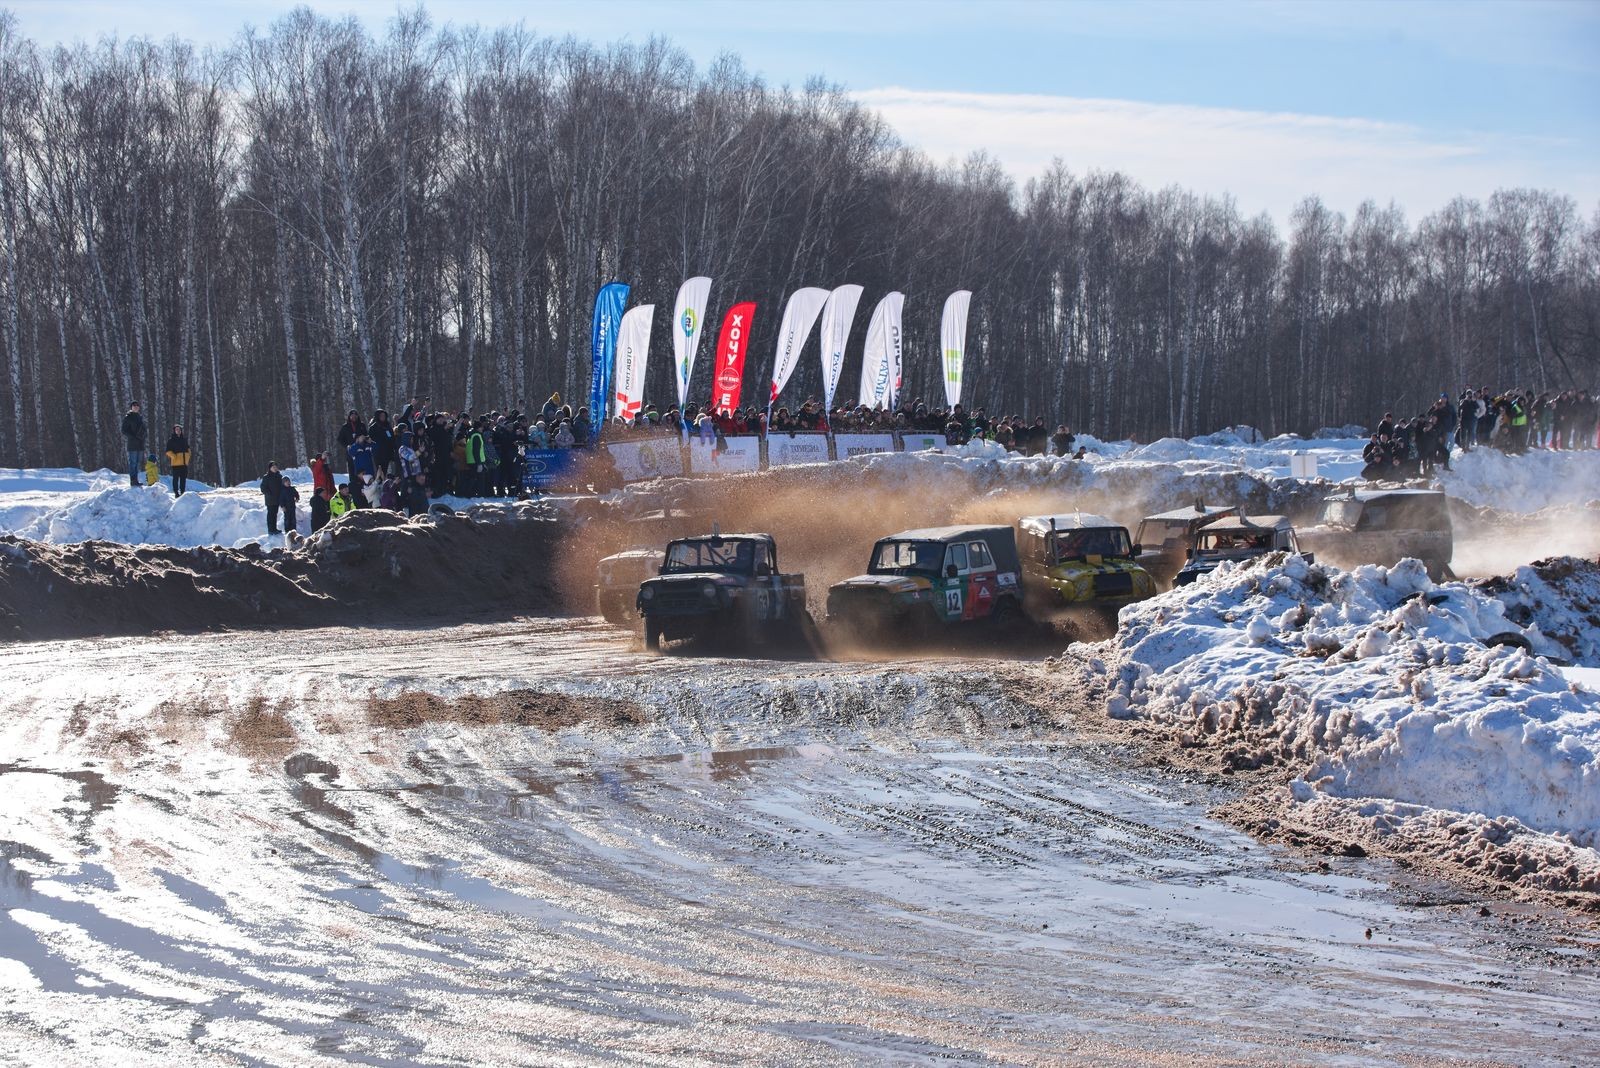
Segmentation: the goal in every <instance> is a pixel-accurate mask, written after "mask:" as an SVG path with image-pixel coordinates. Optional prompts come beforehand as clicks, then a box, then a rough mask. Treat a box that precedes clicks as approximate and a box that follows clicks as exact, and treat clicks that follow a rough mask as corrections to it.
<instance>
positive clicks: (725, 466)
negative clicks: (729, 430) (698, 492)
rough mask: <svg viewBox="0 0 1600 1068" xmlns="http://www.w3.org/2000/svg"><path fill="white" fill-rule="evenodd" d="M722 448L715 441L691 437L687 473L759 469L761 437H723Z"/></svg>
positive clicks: (703, 473) (727, 473)
mask: <svg viewBox="0 0 1600 1068" xmlns="http://www.w3.org/2000/svg"><path fill="white" fill-rule="evenodd" d="M723 443H724V444H723V446H722V448H720V449H719V448H718V447H717V445H716V443H715V442H710V441H701V440H700V439H699V438H693V439H691V440H690V442H689V473H690V474H692V475H712V474H717V475H731V474H740V473H742V472H746V471H759V470H761V439H760V438H758V437H743V438H742V437H734V438H724V439H723Z"/></svg>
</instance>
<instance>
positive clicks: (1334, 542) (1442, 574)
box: [1300, 489, 1455, 582]
mask: <svg viewBox="0 0 1600 1068" xmlns="http://www.w3.org/2000/svg"><path fill="white" fill-rule="evenodd" d="M1300 544H1301V545H1304V546H1305V547H1306V548H1307V549H1311V550H1314V551H1315V552H1316V554H1317V555H1318V556H1319V557H1321V558H1322V560H1323V561H1324V562H1325V563H1330V564H1334V565H1335V566H1338V567H1355V566H1356V565H1357V564H1383V565H1384V566H1386V567H1387V566H1392V565H1394V564H1395V563H1398V562H1399V561H1400V560H1401V559H1402V558H1403V557H1407V556H1414V557H1416V558H1417V559H1418V560H1421V561H1422V562H1423V563H1424V564H1425V565H1427V568H1428V575H1429V576H1430V577H1431V578H1432V579H1433V580H1434V581H1435V582H1443V581H1445V580H1447V579H1453V578H1455V573H1454V572H1452V571H1451V570H1450V558H1451V557H1452V556H1453V555H1455V534H1454V532H1453V528H1452V527H1451V524H1450V502H1449V500H1448V499H1447V498H1446V497H1445V495H1444V494H1443V493H1440V492H1439V491H1438V490H1425V489H1387V490H1385V489H1378V490H1355V489H1352V490H1349V491H1347V492H1345V493H1339V494H1335V495H1334V496H1332V497H1328V498H1326V499H1325V500H1324V501H1323V502H1322V514H1321V515H1320V516H1318V518H1317V525H1316V526H1314V527H1307V528H1305V529H1303V530H1301V531H1300Z"/></svg>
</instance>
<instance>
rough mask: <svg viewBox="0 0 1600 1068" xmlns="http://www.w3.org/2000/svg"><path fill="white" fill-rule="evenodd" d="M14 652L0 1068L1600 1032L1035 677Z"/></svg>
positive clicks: (615, 644) (819, 1057)
mask: <svg viewBox="0 0 1600 1068" xmlns="http://www.w3.org/2000/svg"><path fill="white" fill-rule="evenodd" d="M4 656H5V659H6V664H5V666H6V668H7V671H8V675H9V676H10V677H11V678H12V679H13V680H14V681H13V685H12V687H10V688H9V690H8V691H7V693H6V695H5V696H4V698H3V700H0V722H3V723H4V727H3V728H0V730H3V734H0V742H3V743H4V746H5V749H6V751H7V752H8V753H11V754H13V757H12V762H11V763H10V764H9V765H7V766H6V767H5V768H4V769H0V805H3V806H4V807H3V811H6V812H7V813H8V814H10V816H11V819H10V820H9V826H10V827H11V830H10V831H8V832H7V836H8V838H9V840H10V844H8V845H7V846H6V847H5V850H4V853H3V854H0V855H3V857H4V861H3V864H4V872H3V877H0V893H3V894H4V905H5V910H6V911H5V913H4V915H3V917H0V947H4V948H3V949H0V958H5V959H0V981H4V982H6V983H7V985H8V986H9V987H10V988H11V989H10V990H9V991H8V1000H7V1007H6V1009H5V1010H4V1012H3V1014H0V1035H3V1041H4V1048H6V1049H7V1050H8V1052H9V1054H11V1055H15V1056H17V1057H19V1058H20V1059H23V1060H29V1061H34V1062H39V1061H61V1060H72V1059H83V1060H89V1059H95V1060H101V1061H108V1060H124V1059H127V1058H129V1057H130V1056H132V1055H133V1053H134V1052H135V1051H136V1050H137V1051H144V1052H146V1053H151V1054H154V1055H157V1056H159V1058H160V1059H161V1060H163V1061H164V1062H166V1063H185V1062H188V1061H207V1062H212V1061H216V1060H223V1061H226V1060H228V1059H230V1058H231V1057H232V1056H234V1055H235V1054H236V1052H237V1051H238V1050H239V1049H240V1043H241V1042H244V1041H247V1042H248V1043H249V1048H250V1049H251V1050H252V1051H253V1053H254V1055H255V1056H256V1057H259V1058H261V1059H263V1060H266V1061H269V1062H276V1063H286V1062H301V1061H304V1060H307V1059H309V1058H312V1057H314V1056H316V1055H319V1054H320V1055H324V1056H332V1057H339V1058H345V1059H358V1060H363V1061H367V1062H374V1063H384V1062H395V1061H407V1062H416V1061H438V1060H452V1059H466V1060H472V1061H488V1062H499V1063H548V1062H550V1061H552V1060H570V1061H574V1062H597V1061H602V1060H609V1059H614V1058H618V1057H633V1058H638V1059H645V1060H650V1061H658V1062H660V1061H665V1062H701V1061H706V1060H715V1061H751V1060H753V1061H759V1062H762V1063H838V1062H840V1061H855V1062H882V1061H885V1060H907V1061H928V1060H948V1059H956V1060H980V1059H996V1060H1005V1061H1009V1062H1014V1063H1059V1062H1061V1061H1093V1062H1096V1063H1174V1064H1179V1063H1181V1064H1193V1063H1238V1062H1252V1063H1254V1062H1260V1063H1282V1062H1284V1061H1286V1060H1287V1061H1298V1062H1319V1063H1352V1062H1365V1061H1370V1060H1372V1059H1383V1060H1403V1059H1413V1060H1416V1061H1419V1062H1460V1061H1473V1060H1480V1061H1504V1062H1512V1063H1518V1062H1521V1063H1526V1062H1531V1061H1539V1062H1574V1063H1575V1062H1578V1061H1581V1060H1583V1059H1585V1058H1586V1057H1588V1056H1590V1055H1591V1054H1592V1050H1593V1048H1594V1044H1595V1042H1596V1041H1597V1040H1600V1031H1597V1030H1596V1025H1595V1023H1594V1022H1593V1018H1592V1017H1593V1013H1592V1007H1593V1004H1594V1003H1595V1000H1596V997H1597V995H1600V982H1597V979H1596V973H1595V962H1596V958H1597V947H1596V942H1595V940H1594V939H1593V936H1592V933H1591V932H1586V931H1585V930H1583V929H1582V928H1580V927H1573V926H1567V925H1565V924H1564V922H1563V921H1562V918H1561V917H1559V916H1551V915H1545V914H1541V913H1538V912H1535V911H1532V910H1530V909H1528V908H1526V907H1522V906H1506V905H1502V904H1499V903H1495V902H1492V901H1491V902H1483V903H1480V902H1479V901H1476V900H1473V901H1465V900H1456V899H1454V898H1452V897H1451V896H1450V895H1451V893H1452V892H1450V891H1448V889H1447V888H1444V887H1440V886H1433V885H1424V884H1418V883H1415V882H1413V881H1409V880H1407V879H1406V878H1405V877H1404V876H1403V874H1401V873H1397V872H1396V871H1394V870H1393V869H1391V868H1389V867H1388V866H1386V865H1384V864H1382V863H1381V862H1376V861H1372V860H1363V859H1356V858H1337V857H1335V858H1328V859H1327V860H1326V861H1324V862H1322V863H1324V864H1325V865H1326V870H1323V869H1322V868H1319V866H1318V862H1316V861H1314V860H1311V859H1307V858H1304V857H1302V856H1300V855H1298V854H1294V853H1290V852H1286V851H1283V850H1280V849H1277V848H1274V847H1271V846H1262V845H1260V844H1259V843H1256V842H1254V841H1252V840H1250V839H1248V838H1246V837H1244V836H1243V835H1240V834H1238V833H1236V832H1233V831H1231V830H1229V829H1228V828H1226V827H1224V826H1222V825H1220V824H1218V823H1216V822H1215V821H1213V820H1211V819H1209V818H1208V817H1207V816H1206V815H1205V812H1206V810H1207V809H1208V808H1209V807H1210V806H1212V805H1214V804H1217V803H1219V802H1222V801H1226V800H1227V799H1228V797H1229V795H1228V794H1227V793H1226V792H1225V791H1221V790H1219V789H1218V788H1217V787H1214V786H1209V785H1206V782H1205V780H1202V779H1198V778H1194V777H1191V776H1189V775H1187V774H1186V773H1181V772H1160V771H1152V770H1150V769H1141V768H1139V767H1137V766H1136V764H1135V762H1134V761H1133V760H1132V759H1131V758H1130V756H1129V755H1128V754H1127V753H1125V752H1124V751H1123V750H1121V749H1120V748H1119V747H1117V746H1116V745H1114V744H1109V743H1107V742H1106V741H1105V740H1104V739H1101V738H1098V737H1096V736H1094V735H1093V734H1092V733H1084V732H1080V731H1079V730H1078V729H1076V728H1075V727H1074V725H1073V711H1074V710H1073V708H1072V707H1071V705H1070V703H1069V704H1068V705H1066V706H1065V707H1062V706H1060V705H1055V704H1052V706H1051V707H1048V708H1041V707H1040V704H1039V702H1038V701H1037V700H1035V699H1034V698H1035V697H1036V696H1037V691H1036V689H1035V688H1034V687H1033V685H1032V684H1031V683H1030V680H1031V679H1036V676H1034V675H1032V674H1031V673H1032V672H1033V671H1034V670H1035V669H1034V668H1033V667H1031V666H1029V665H1025V664H1011V665H1007V664H1004V663H996V662H993V661H962V660H940V661H938V662H933V661H915V660H909V661H906V662H904V663H899V664H895V665H892V666H891V665H885V664H881V663H848V664H819V663H787V664H774V663H771V662H750V661H739V660H718V659H689V658H678V657H659V658H658V657H646V656H644V655H642V654H640V653H639V652H638V651H637V650H636V649H635V647H634V644H633V642H632V641H631V639H629V638H628V637H627V636H626V635H624V634H622V633H621V632H618V631H615V630H612V629H610V628H607V627H603V626H600V625H598V624H596V623H593V622H591V621H583V620H543V621H537V620H535V621H522V622H519V623H516V624H507V625H495V626H480V627H457V628H449V629H443V630H422V629H418V630H406V629H389V630H372V629H356V628H340V629H337V630H328V631H318V630H306V631H296V632H290V633H284V634H269V633H256V634H239V635H206V636H199V637H185V638H154V639H113V640H105V641H98V642H70V643H42V644H36V645H29V646H14V647H12V648H11V649H10V650H8V651H7V652H6V653H5V654H4ZM62 664H71V665H72V668H73V670H72V671H71V672H62V671H61V670H60V666H61V665H62ZM423 693H427V694H431V695H432V696H428V697H423V696H419V695H421V694H423ZM408 694H409V695H411V696H409V697H408V696H406V695H408ZM496 694H500V695H502V696H500V697H496V696H494V695H496ZM472 695H477V696H472ZM518 695H523V696H518ZM533 695H540V696H537V697H535V696H533ZM602 700H603V701H604V702H605V703H604V704H602V703H601V702H602ZM463 701H464V703H463ZM585 707H592V708H599V709H602V711H603V712H604V714H603V715H595V716H584V715H575V714H573V710H574V709H577V708H585ZM519 709H520V710H524V711H525V713H526V714H525V715H524V717H523V721H522V722H521V723H520V724H519V722H518V720H517V717H518V714H519V713H518V710H519ZM1391 877H1396V878H1398V879H1399V881H1398V882H1397V883H1393V884H1392V883H1391V881H1390V879H1391ZM1443 901H1452V902H1453V903H1450V904H1441V902H1443ZM1480 904H1481V905H1483V907H1485V908H1486V909H1487V913H1488V914H1487V915H1480V914H1479V908H1480ZM11 961H14V962H17V963H15V964H12V963H9V962H11ZM19 966H20V969H26V971H25V972H24V971H21V970H19ZM85 978H87V979H90V980H92V981H93V983H94V984H98V985H90V986H85V985H84V984H83V983H82V982H81V980H82V979H85ZM241 1036H248V1038H247V1039H246V1038H242V1037H241Z"/></svg>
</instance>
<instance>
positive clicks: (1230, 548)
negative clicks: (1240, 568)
mask: <svg viewBox="0 0 1600 1068" xmlns="http://www.w3.org/2000/svg"><path fill="white" fill-rule="evenodd" d="M1299 551H1300V543H1299V541H1298V540H1297V539H1296V538H1295V534H1294V527H1293V526H1292V525H1291V524H1290V522H1289V520H1288V519H1286V518H1284V517H1283V516H1281V515H1257V516H1247V515H1240V516H1228V517H1227V518H1224V519H1217V520H1214V521H1212V522H1210V523H1207V524H1206V525H1205V526H1204V527H1202V528H1200V530H1199V531H1198V532H1197V533H1196V534H1195V540H1194V549H1193V550H1192V551H1191V552H1190V555H1189V560H1188V562H1187V563H1185V564H1184V565H1183V570H1182V571H1179V572H1178V575H1177V577H1176V578H1175V579H1174V580H1173V584H1174V585H1176V586H1187V585H1188V584H1189V583H1191V582H1193V581H1194V580H1195V579H1197V578H1199V577H1200V576H1201V575H1209V574H1211V572H1213V571H1215V570H1216V569H1217V565H1218V564H1220V563H1222V562H1223V561H1224V560H1253V559H1255V558H1256V557H1258V556H1266V555H1267V554H1268V553H1298V552H1299Z"/></svg>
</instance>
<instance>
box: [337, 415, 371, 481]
mask: <svg viewBox="0 0 1600 1068" xmlns="http://www.w3.org/2000/svg"><path fill="white" fill-rule="evenodd" d="M366 432H367V424H366V422H365V420H363V419H362V418H361V413H360V412H358V411H356V410H355V409H354V408H351V409H350V411H349V413H348V414H347V415H346V416H345V417H344V425H343V426H341V427H340V428H339V455H340V456H345V457H348V456H349V455H350V446H352V445H354V444H355V443H356V438H358V437H360V436H361V435H362V434H365V433H366ZM347 462H348V461H347ZM345 470H346V471H350V469H349V468H348V467H346V468H345ZM350 474H351V475H352V476H354V475H355V472H354V471H350Z"/></svg>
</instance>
